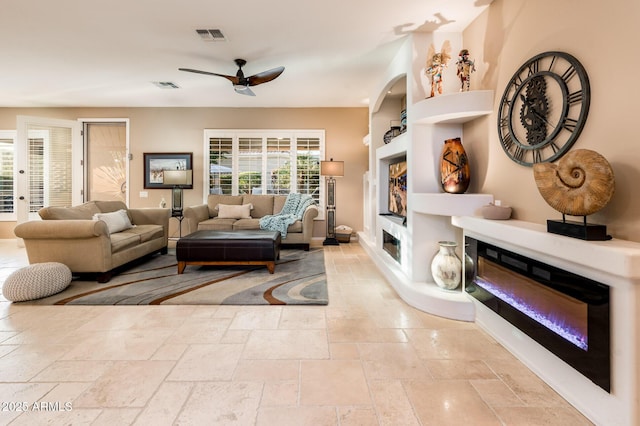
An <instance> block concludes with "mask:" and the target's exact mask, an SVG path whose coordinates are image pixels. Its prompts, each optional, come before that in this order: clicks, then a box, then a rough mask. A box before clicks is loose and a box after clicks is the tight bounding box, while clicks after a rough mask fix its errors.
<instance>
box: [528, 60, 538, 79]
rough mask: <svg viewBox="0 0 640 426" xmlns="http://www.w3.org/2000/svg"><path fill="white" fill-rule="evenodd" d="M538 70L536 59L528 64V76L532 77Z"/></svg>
mask: <svg viewBox="0 0 640 426" xmlns="http://www.w3.org/2000/svg"><path fill="white" fill-rule="evenodd" d="M539 70H540V60H539V59H536V60H535V61H533V62H531V63H530V64H529V75H533V74H536V73H538V71H539Z"/></svg>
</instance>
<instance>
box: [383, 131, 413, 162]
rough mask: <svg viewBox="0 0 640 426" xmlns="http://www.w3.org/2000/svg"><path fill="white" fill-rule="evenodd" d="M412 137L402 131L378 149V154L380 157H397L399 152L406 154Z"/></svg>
mask: <svg viewBox="0 0 640 426" xmlns="http://www.w3.org/2000/svg"><path fill="white" fill-rule="evenodd" d="M410 142H411V139H410V138H409V135H408V134H407V133H402V134H400V135H398V136H396V137H395V138H393V139H391V141H390V142H389V143H388V144H386V145H383V146H381V147H380V148H378V149H377V151H376V155H377V157H378V159H385V158H393V157H397V156H398V154H399V153H403V154H406V152H407V149H408V148H409V143H410Z"/></svg>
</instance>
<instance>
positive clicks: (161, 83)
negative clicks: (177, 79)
mask: <svg viewBox="0 0 640 426" xmlns="http://www.w3.org/2000/svg"><path fill="white" fill-rule="evenodd" d="M152 83H153V84H155V85H156V86H158V87H159V88H161V89H179V88H180V86H178V85H177V84H175V83H172V82H170V81H152Z"/></svg>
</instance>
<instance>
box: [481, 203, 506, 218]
mask: <svg viewBox="0 0 640 426" xmlns="http://www.w3.org/2000/svg"><path fill="white" fill-rule="evenodd" d="M511 211H512V209H511V207H509V206H496V205H495V204H487V205H486V206H483V207H482V209H481V212H482V217H483V218H485V219H491V220H507V219H510V218H511Z"/></svg>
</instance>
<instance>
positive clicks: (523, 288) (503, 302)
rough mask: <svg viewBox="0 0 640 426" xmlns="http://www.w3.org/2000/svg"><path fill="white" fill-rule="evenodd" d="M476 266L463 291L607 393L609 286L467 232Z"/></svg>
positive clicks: (608, 368) (468, 251)
mask: <svg viewBox="0 0 640 426" xmlns="http://www.w3.org/2000/svg"><path fill="white" fill-rule="evenodd" d="M465 242H466V244H467V249H466V250H467V253H468V254H469V255H470V256H471V258H472V259H473V261H474V265H475V274H474V279H473V282H471V283H466V285H465V291H466V292H467V293H468V294H469V295H471V296H472V297H474V298H475V299H477V300H478V301H479V302H481V303H482V304H483V305H485V306H487V307H488V308H489V309H491V310H492V311H494V312H495V313H496V314H498V315H499V316H501V317H502V318H504V319H505V320H507V321H508V322H509V323H511V324H512V325H513V326H515V327H517V328H518V329H520V330H521V331H522V332H523V333H525V334H527V335H528V336H529V337H531V338H532V339H533V340H535V341H536V342H538V343H539V344H541V345H542V346H544V347H545V348H546V349H547V350H549V351H550V352H552V353H553V354H555V355H556V356H557V357H559V358H560V359H562V360H563V361H564V362H566V363H567V364H569V365H570V366H572V367H573V368H574V369H576V370H577V371H579V372H580V373H581V374H582V375H584V376H585V377H587V378H588V379H590V380H591V381H592V382H593V383H595V384H597V385H598V386H599V387H601V388H602V389H604V390H605V391H607V392H610V391H611V355H610V345H611V343H610V342H611V336H610V312H609V310H610V295H609V287H608V286H606V285H604V284H601V283H598V282H596V281H594V280H591V279H589V278H585V277H582V276H579V275H576V274H574V273H571V272H568V271H564V270H562V269H559V268H556V267H554V266H551V265H547V264H545V263H542V262H540V261H537V260H534V259H530V258H528V257H526V256H523V255H520V254H517V253H513V252H511V251H508V250H505V249H504V248H501V247H498V246H495V245H492V244H489V243H486V242H483V241H480V240H477V239H475V238H471V237H469V236H467V237H466V238H465Z"/></svg>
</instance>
